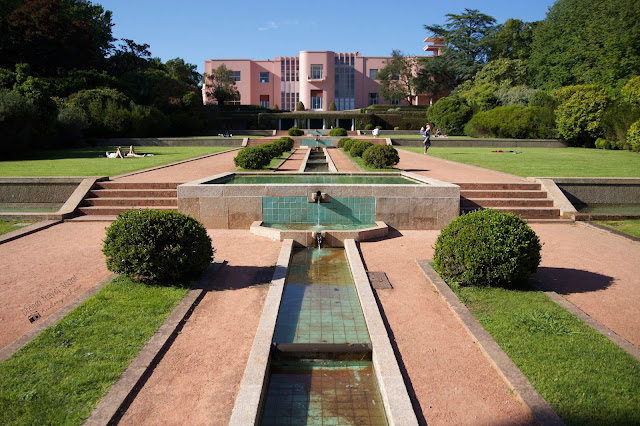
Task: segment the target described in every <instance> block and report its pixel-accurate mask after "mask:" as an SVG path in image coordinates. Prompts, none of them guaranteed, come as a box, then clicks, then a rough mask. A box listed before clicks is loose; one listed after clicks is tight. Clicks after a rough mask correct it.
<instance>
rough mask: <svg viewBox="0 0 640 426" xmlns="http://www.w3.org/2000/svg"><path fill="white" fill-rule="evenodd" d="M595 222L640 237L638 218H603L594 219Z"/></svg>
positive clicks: (639, 221)
mask: <svg viewBox="0 0 640 426" xmlns="http://www.w3.org/2000/svg"><path fill="white" fill-rule="evenodd" d="M596 223H598V224H599V225H602V226H606V227H607V228H611V229H613V230H615V231H619V232H623V233H625V234H628V235H631V236H632V237H637V238H640V220H633V219H628V220H603V221H596Z"/></svg>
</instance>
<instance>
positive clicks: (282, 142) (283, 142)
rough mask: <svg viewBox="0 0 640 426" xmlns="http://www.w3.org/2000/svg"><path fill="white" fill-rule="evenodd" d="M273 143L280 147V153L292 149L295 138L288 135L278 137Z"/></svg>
mask: <svg viewBox="0 0 640 426" xmlns="http://www.w3.org/2000/svg"><path fill="white" fill-rule="evenodd" d="M273 144H274V145H277V146H278V147H279V148H280V153H283V152H286V151H291V150H292V149H293V139H291V138H290V137H287V136H283V137H281V138H280V139H277V140H276V141H275V142H274V143H273Z"/></svg>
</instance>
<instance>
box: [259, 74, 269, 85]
mask: <svg viewBox="0 0 640 426" xmlns="http://www.w3.org/2000/svg"><path fill="white" fill-rule="evenodd" d="M268 82H269V73H268V72H261V73H260V83H268Z"/></svg>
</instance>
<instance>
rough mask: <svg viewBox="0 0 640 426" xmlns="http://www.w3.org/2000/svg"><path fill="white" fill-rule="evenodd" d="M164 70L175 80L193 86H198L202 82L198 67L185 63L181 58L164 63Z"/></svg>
mask: <svg viewBox="0 0 640 426" xmlns="http://www.w3.org/2000/svg"><path fill="white" fill-rule="evenodd" d="M164 69H165V71H166V72H167V74H169V76H171V78H173V79H175V80H178V81H182V82H184V83H187V84H192V85H194V86H198V85H199V84H200V83H201V82H202V75H200V73H199V72H198V66H197V65H194V64H190V63H188V62H185V61H184V59H182V58H174V59H169V60H168V61H167V62H165V64H164Z"/></svg>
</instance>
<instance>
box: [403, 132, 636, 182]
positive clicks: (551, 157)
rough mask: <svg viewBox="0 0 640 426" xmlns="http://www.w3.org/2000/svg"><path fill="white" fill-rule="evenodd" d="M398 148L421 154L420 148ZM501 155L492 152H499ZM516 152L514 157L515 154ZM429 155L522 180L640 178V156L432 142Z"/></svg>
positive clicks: (607, 151)
mask: <svg viewBox="0 0 640 426" xmlns="http://www.w3.org/2000/svg"><path fill="white" fill-rule="evenodd" d="M398 148H400V149H403V150H407V151H413V152H417V153H422V150H423V148H422V147H421V146H420V147H401V146H399V147H398ZM500 150H502V152H493V151H500ZM509 151H514V152H517V153H518V154H515V153H513V152H509ZM429 155H430V156H433V157H438V158H443V159H445V160H451V161H457V162H459V163H465V164H471V165H473V166H479V167H484V168H487V169H491V170H497V171H500V172H504V173H511V174H514V175H518V176H523V177H544V176H549V177H640V154H638V153H637V152H630V151H611V150H602V149H587V148H492V147H487V148H448V147H438V140H437V139H433V138H432V139H431V148H430V149H429Z"/></svg>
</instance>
